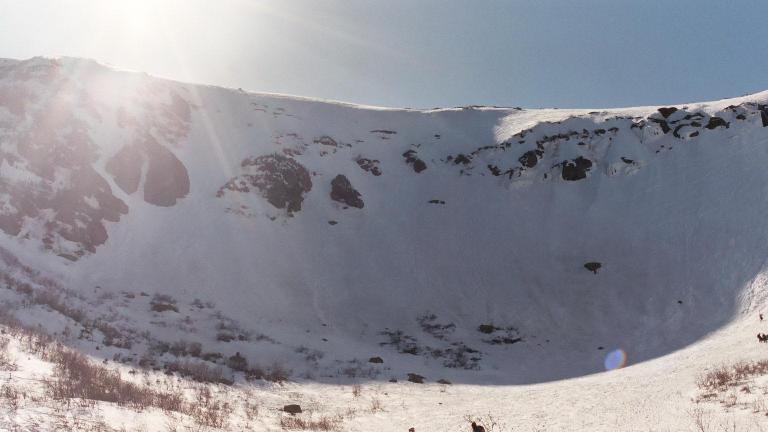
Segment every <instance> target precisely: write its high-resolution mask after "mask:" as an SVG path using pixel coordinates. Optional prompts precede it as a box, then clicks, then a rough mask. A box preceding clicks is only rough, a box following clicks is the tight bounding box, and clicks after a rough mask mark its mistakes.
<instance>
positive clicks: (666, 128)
mask: <svg viewBox="0 0 768 432" xmlns="http://www.w3.org/2000/svg"><path fill="white" fill-rule="evenodd" d="M648 120H650V121H652V122H654V123H658V124H659V126H661V131H662V132H664V133H665V134H667V133H669V131H671V130H672V128H670V127H669V124H668V123H667V122H666V120H662V119H657V118H649V119H648Z"/></svg>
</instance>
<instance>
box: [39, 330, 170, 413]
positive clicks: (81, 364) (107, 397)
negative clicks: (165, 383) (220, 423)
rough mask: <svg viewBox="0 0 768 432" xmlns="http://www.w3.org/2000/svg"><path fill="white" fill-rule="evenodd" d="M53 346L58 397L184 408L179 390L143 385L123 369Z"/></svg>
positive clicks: (53, 384) (54, 392) (54, 386)
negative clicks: (124, 374)
mask: <svg viewBox="0 0 768 432" xmlns="http://www.w3.org/2000/svg"><path fill="white" fill-rule="evenodd" d="M50 348H51V349H50V351H51V352H50V355H49V356H48V357H49V359H50V360H51V361H53V363H54V364H55V370H54V378H55V379H54V380H52V381H50V382H49V383H48V384H49V387H50V391H51V394H52V395H53V397H54V398H55V399H89V400H98V401H104V402H112V403H116V404H118V405H120V406H128V407H132V408H138V409H143V408H147V407H151V406H152V407H157V408H160V409H164V410H168V411H177V412H180V411H182V409H183V402H184V399H183V396H182V395H181V394H179V393H170V392H160V391H155V390H153V389H150V388H145V387H141V386H139V385H136V384H133V383H131V382H128V381H124V380H123V379H122V378H121V377H120V374H119V372H117V371H113V370H110V369H107V368H106V367H103V366H101V365H95V364H92V363H91V362H90V361H88V359H87V358H86V357H85V356H84V355H82V354H80V353H77V352H74V351H72V350H69V349H66V348H64V347H63V346H61V345H59V344H55V345H54V346H52V347H50Z"/></svg>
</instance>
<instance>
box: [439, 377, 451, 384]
mask: <svg viewBox="0 0 768 432" xmlns="http://www.w3.org/2000/svg"><path fill="white" fill-rule="evenodd" d="M437 383H438V384H445V385H451V384H452V383H451V382H450V381H448V380H447V379H445V378H440V379H439V380H437Z"/></svg>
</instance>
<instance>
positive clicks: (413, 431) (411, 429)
mask: <svg viewBox="0 0 768 432" xmlns="http://www.w3.org/2000/svg"><path fill="white" fill-rule="evenodd" d="M408 432H416V428H409V429H408Z"/></svg>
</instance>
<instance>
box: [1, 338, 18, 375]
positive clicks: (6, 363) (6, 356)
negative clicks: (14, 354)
mask: <svg viewBox="0 0 768 432" xmlns="http://www.w3.org/2000/svg"><path fill="white" fill-rule="evenodd" d="M9 343H10V341H9V340H8V339H5V338H2V339H0V370H2V371H9V372H10V371H15V370H17V369H18V365H17V364H16V363H15V362H14V361H13V359H12V358H11V355H10V353H9V352H8V344H9Z"/></svg>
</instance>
